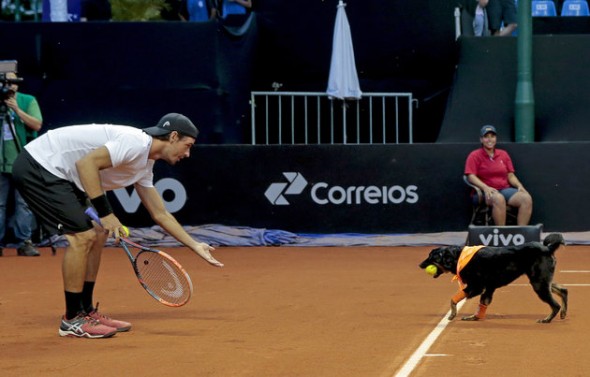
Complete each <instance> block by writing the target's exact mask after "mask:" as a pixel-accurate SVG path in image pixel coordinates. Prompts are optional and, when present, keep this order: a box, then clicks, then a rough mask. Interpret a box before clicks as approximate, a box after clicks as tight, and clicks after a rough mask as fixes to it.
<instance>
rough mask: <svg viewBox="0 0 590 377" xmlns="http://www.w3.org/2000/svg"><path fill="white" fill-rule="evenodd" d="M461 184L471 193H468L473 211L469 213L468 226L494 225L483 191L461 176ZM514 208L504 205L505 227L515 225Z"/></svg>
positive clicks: (515, 211)
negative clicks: (469, 189) (467, 187)
mask: <svg viewBox="0 0 590 377" xmlns="http://www.w3.org/2000/svg"><path fill="white" fill-rule="evenodd" d="M463 182H465V184H466V185H467V186H469V187H470V188H471V189H472V191H471V193H470V196H471V200H472V205H473V210H472V213H471V220H470V221H469V224H470V225H485V226H488V225H494V219H493V218H492V207H489V206H488V205H487V204H486V200H485V197H484V193H483V191H481V189H480V188H479V187H477V186H475V185H474V184H473V183H471V182H469V179H468V178H467V176H466V175H463ZM516 215H517V210H516V208H513V207H510V206H509V205H506V225H516Z"/></svg>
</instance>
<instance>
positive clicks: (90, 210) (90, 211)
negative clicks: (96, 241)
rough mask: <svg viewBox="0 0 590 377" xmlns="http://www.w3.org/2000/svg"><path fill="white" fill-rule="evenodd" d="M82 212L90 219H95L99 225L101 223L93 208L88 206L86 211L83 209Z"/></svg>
mask: <svg viewBox="0 0 590 377" xmlns="http://www.w3.org/2000/svg"><path fill="white" fill-rule="evenodd" d="M84 213H85V214H86V215H88V217H90V218H91V219H92V220H94V221H96V222H97V223H98V224H99V225H102V223H101V222H100V217H98V213H97V212H96V210H95V209H94V208H92V207H88V208H86V211H84Z"/></svg>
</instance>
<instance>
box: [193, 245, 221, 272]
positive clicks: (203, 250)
mask: <svg viewBox="0 0 590 377" xmlns="http://www.w3.org/2000/svg"><path fill="white" fill-rule="evenodd" d="M193 250H194V252H195V253H197V254H199V256H200V257H201V258H203V259H204V260H206V261H207V262H209V263H210V264H211V265H213V266H215V267H223V263H221V262H219V261H218V260H217V259H215V258H213V256H212V255H211V251H212V250H215V248H214V247H212V246H209V245H207V244H206V243H203V242H199V243H197V246H196V248H195V249H193Z"/></svg>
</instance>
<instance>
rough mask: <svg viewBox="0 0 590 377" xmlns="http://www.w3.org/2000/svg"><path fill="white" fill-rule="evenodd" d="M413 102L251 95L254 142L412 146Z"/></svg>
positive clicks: (377, 96)
mask: <svg viewBox="0 0 590 377" xmlns="http://www.w3.org/2000/svg"><path fill="white" fill-rule="evenodd" d="M415 103H417V100H415V99H413V98H412V93H363V96H362V98H361V99H359V100H345V101H343V100H338V99H330V98H329V97H328V95H327V94H326V93H322V92H278V91H277V92H274V91H273V92H252V94H251V99H250V104H251V108H252V111H251V117H252V119H251V125H252V144H253V145H256V144H349V143H353V144H390V143H395V144H398V143H410V144H411V143H412V142H413V129H412V123H413V106H414V105H415Z"/></svg>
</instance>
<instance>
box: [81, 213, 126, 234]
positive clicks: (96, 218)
mask: <svg viewBox="0 0 590 377" xmlns="http://www.w3.org/2000/svg"><path fill="white" fill-rule="evenodd" d="M84 213H85V214H86V215H88V217H90V218H91V219H92V220H94V221H96V223H97V224H98V225H102V223H101V222H100V217H98V213H97V212H96V210H95V209H94V208H93V207H88V208H86V211H84ZM123 233H124V236H125V237H129V234H130V233H129V228H127V227H126V226H125V225H123Z"/></svg>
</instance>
